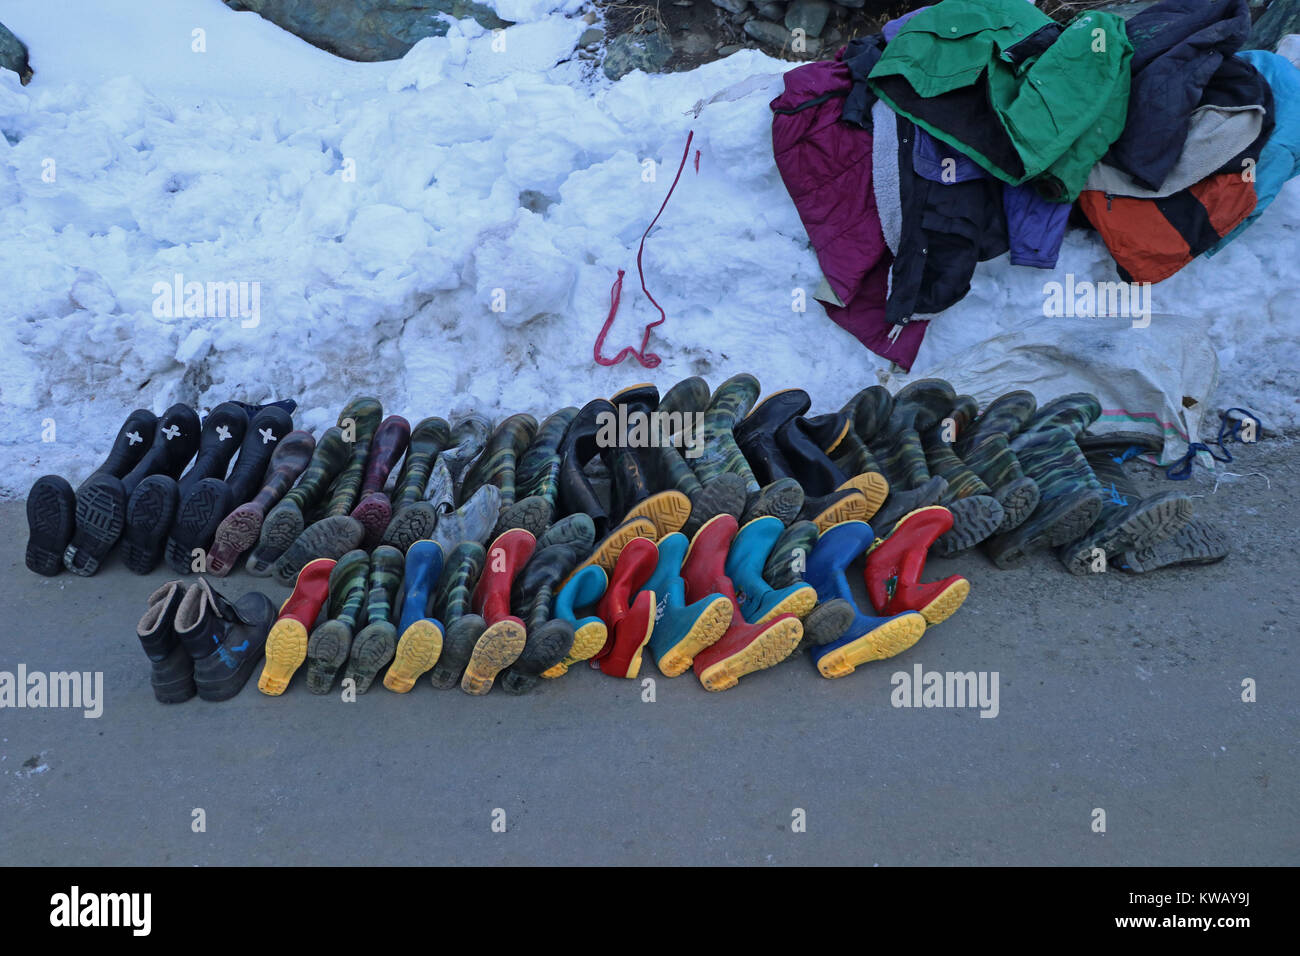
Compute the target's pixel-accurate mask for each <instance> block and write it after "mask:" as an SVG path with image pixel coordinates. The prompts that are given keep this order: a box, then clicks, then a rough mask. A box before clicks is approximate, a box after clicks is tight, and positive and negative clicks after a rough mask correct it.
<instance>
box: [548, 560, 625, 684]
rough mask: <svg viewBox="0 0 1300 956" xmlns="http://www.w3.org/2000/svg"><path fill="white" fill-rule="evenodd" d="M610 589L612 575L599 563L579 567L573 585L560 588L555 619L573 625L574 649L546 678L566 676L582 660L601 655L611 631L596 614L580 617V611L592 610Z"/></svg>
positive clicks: (571, 582)
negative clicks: (608, 588) (584, 608)
mask: <svg viewBox="0 0 1300 956" xmlns="http://www.w3.org/2000/svg"><path fill="white" fill-rule="evenodd" d="M608 586H609V575H607V574H606V573H605V569H604V568H602V567H601V566H600V565H599V564H589V565H587V566H586V567H583V568H579V569H578V571H577V572H576V573H575V574H574V575H573V577H571V578H569V583H568V584H566V585H564V587H562V588H560V593H559V594H557V595H556V596H555V612H554V615H555V619H556V620H559V621H568V622H569V623H570V624H572V625H573V647H572V648H571V649H570V651H569V653H568V654H566V655H565V656H564V660H562V661H560V663H558V664H556V665H555V666H554V667H552V668H550V669H549V670H544V671H542V676H543V677H550V678H555V677H563V676H564V675H565V674H567V673H568V672H569V668H570V667H572V666H573V665H574V664H576V663H578V662H579V661H585V660H587V659H588V658H589V657H591V656H592V655H594V654H599V653H600V651H601V649H602V648H603V647H604V646H605V638H607V637H608V636H609V629H608V628H606V627H605V622H604V621H602V620H601V619H600V618H598V617H596V616H595V615H590V616H588V617H581V618H580V617H578V614H577V608H580V607H589V606H590V605H592V604H595V603H596V602H597V601H599V600H600V599H601V598H602V597H604V596H605V588H606V587H608Z"/></svg>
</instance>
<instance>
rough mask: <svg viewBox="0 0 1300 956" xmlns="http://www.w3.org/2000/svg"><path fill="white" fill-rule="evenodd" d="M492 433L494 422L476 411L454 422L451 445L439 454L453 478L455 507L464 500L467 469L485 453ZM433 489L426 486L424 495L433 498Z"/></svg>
mask: <svg viewBox="0 0 1300 956" xmlns="http://www.w3.org/2000/svg"><path fill="white" fill-rule="evenodd" d="M491 433H492V422H490V421H489V420H488V419H487V418H485V417H484V416H482V415H479V414H476V413H471V414H469V415H466V416H464V417H463V418H458V419H456V421H454V422H452V426H451V446H450V447H449V448H447V449H446V450H445V451H444V452H443V453H442V454H441V455H439V456H438V460H439V461H441V462H442V463H443V465H445V466H446V469H447V474H448V476H450V478H451V499H452V506H453V508H454V507H455V503H456V502H457V501H461V500H462V496H461V493H460V486H461V479H462V478H463V477H464V476H465V471H466V469H468V468H469V466H470V465H471V464H472V463H473V462H474V461H475V459H477V458H478V457H479V455H481V454H483V449H484V447H485V446H486V445H487V441H488V436H489V435H490V434H491ZM431 480H432V476H431ZM433 490H435V489H432V488H431V487H426V488H425V494H424V497H425V498H433V495H432V494H431V491H433ZM468 497H469V495H465V496H464V498H468Z"/></svg>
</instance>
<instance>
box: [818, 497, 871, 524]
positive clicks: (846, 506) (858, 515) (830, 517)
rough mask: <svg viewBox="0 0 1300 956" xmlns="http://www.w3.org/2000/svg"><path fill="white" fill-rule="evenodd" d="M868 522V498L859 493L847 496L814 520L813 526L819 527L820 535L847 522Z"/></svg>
mask: <svg viewBox="0 0 1300 956" xmlns="http://www.w3.org/2000/svg"><path fill="white" fill-rule="evenodd" d="M866 520H867V498H866V496H865V495H863V494H862V493H861V492H859V493H858V494H856V495H845V496H844V497H843V498H841V499H840V500H839V501H837V502H835V504H833V505H831V506H830V507H829V508H827V509H826V510H825V511H823V512H822V513H821V514H819V515H818V516H817V517H816V518H814V519H813V524H815V525H817V531H818V532H819V533H822V534H824V533H825V532H827V531H829V530H830V529H831V528H833V527H835V526H836V525H837V524H842V523H843V522H845V521H866Z"/></svg>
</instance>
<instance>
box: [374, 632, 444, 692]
mask: <svg viewBox="0 0 1300 956" xmlns="http://www.w3.org/2000/svg"><path fill="white" fill-rule="evenodd" d="M441 654H442V631H441V630H440V629H439V628H438V625H437V624H434V623H433V621H424V620H421V621H416V622H415V623H414V624H412V625H411V626H410V627H408V628H407V629H406V630H405V631H403V632H402V637H401V639H400V640H398V642H397V651H396V653H395V654H394V655H393V663H391V664H389V665H388V671H387V673H385V674H384V686H385V687H387V688H388V689H389V690H391V691H394V692H396V693H398V694H405V693H406V692H407V691H409V690H410V689H411V688H412V687H414V686H415V682H416V681H417V680H419V679H420V678H421V677H422V676H424V675H425V674H426V673H428V672H429V670H431V669H432V668H433V665H434V664H436V663H438V657H439V656H440V655H441Z"/></svg>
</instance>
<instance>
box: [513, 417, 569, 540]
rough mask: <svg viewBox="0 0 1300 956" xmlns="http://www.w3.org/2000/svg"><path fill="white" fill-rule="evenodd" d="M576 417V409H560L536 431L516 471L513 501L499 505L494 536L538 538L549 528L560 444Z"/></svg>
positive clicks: (556, 493) (556, 488) (556, 491)
mask: <svg viewBox="0 0 1300 956" xmlns="http://www.w3.org/2000/svg"><path fill="white" fill-rule="evenodd" d="M577 417H578V409H576V408H573V407H569V408H562V409H560V410H559V411H558V412H556V413H555V414H553V415H550V416H548V417H547V419H546V420H545V421H544V422H542V424H541V426H540V427H539V428H538V429H537V435H536V437H534V438H533V441H532V443H531V444H530V445H529V446H528V448H527V450H525V451H524V453H523V455H522V456H521V457H520V458H519V462H518V465H517V468H516V482H515V483H516V498H517V500H516V501H514V502H513V503H512V504H510V505H506V504H505V503H504V501H503V503H502V508H501V518H500V521H499V522H498V523H497V527H496V531H495V533H496V534H500V533H501V532H503V531H509V530H510V529H511V528H524V529H526V530H528V531H530V532H532V534H533V536H534V537H538V538H540V537H541V536H542V534H543V533H544V532H545V531H546V529H547V528H549V527H550V526H551V523H552V522H553V521H554V520H555V508H556V500H557V498H558V496H559V493H560V465H561V458H560V442H561V441H563V440H564V434H565V432H567V431H568V429H569V425H570V424H572V422H573V420H574V419H575V418H577Z"/></svg>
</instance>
